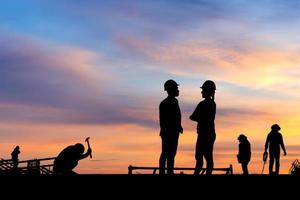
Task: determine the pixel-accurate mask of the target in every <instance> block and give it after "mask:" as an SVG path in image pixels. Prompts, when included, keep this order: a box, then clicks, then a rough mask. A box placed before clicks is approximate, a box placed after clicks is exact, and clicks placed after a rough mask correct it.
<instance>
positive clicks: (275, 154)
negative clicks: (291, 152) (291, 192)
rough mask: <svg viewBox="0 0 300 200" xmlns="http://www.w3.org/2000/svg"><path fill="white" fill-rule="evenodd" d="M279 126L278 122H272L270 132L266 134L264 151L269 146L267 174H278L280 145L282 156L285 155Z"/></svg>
mask: <svg viewBox="0 0 300 200" xmlns="http://www.w3.org/2000/svg"><path fill="white" fill-rule="evenodd" d="M280 129H281V128H280V126H279V125H278V124H274V125H272V127H271V132H270V133H269V134H268V137H267V140H266V144H265V152H267V149H268V148H269V156H270V163H269V174H270V175H272V174H275V175H278V174H279V167H280V147H281V148H282V150H283V152H284V156H286V150H285V146H284V143H283V139H282V135H281V133H279V131H280ZM274 160H275V163H276V164H275V173H274V172H273V165H274Z"/></svg>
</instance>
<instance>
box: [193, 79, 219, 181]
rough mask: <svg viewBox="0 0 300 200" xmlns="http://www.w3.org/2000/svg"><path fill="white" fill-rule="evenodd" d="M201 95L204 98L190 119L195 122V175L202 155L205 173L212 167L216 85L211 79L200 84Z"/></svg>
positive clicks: (210, 171)
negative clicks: (204, 162)
mask: <svg viewBox="0 0 300 200" xmlns="http://www.w3.org/2000/svg"><path fill="white" fill-rule="evenodd" d="M201 88H202V97H203V98H204V100H203V101H201V102H200V103H199V104H198V106H197V107H196V109H195V111H194V112H193V114H192V115H191V116H190V119H191V120H193V121H196V122H198V124H197V133H198V138H197V143H196V155H195V157H196V167H195V172H194V174H195V175H199V173H200V171H201V169H202V167H203V157H204V158H205V159H206V168H207V170H206V174H208V175H210V174H211V173H212V170H213V167H214V161H213V148H214V142H215V139H216V132H215V115H216V103H215V101H214V96H215V90H216V85H215V83H214V82H213V81H210V80H207V81H205V82H204V83H203V85H202V87H201Z"/></svg>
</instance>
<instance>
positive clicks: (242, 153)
mask: <svg viewBox="0 0 300 200" xmlns="http://www.w3.org/2000/svg"><path fill="white" fill-rule="evenodd" d="M238 140H239V142H240V144H239V154H238V155H237V158H238V162H239V163H241V164H242V169H243V175H248V174H249V172H248V163H249V162H250V158H251V145H250V142H249V141H248V140H247V137H246V136H245V135H243V134H241V135H240V136H239V137H238Z"/></svg>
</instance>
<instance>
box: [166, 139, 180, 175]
mask: <svg viewBox="0 0 300 200" xmlns="http://www.w3.org/2000/svg"><path fill="white" fill-rule="evenodd" d="M178 136H179V135H177V134H174V135H172V137H171V138H170V143H169V144H170V146H169V150H168V157H167V173H168V174H169V175H173V174H174V163H175V156H176V153H177V147H178Z"/></svg>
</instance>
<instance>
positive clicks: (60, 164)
mask: <svg viewBox="0 0 300 200" xmlns="http://www.w3.org/2000/svg"><path fill="white" fill-rule="evenodd" d="M91 153H92V150H91V148H88V150H87V152H86V153H84V146H83V145H82V144H80V143H77V144H75V145H70V146H68V147H66V148H65V149H64V150H62V151H61V152H60V153H59V155H58V156H57V157H56V158H55V160H54V166H53V174H61V175H73V174H77V173H76V172H74V171H73V169H74V168H75V167H76V166H77V165H78V161H79V160H82V159H84V158H86V157H88V156H89V155H90V154H91Z"/></svg>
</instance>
